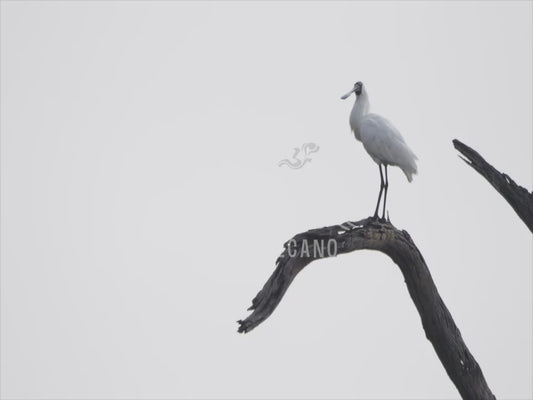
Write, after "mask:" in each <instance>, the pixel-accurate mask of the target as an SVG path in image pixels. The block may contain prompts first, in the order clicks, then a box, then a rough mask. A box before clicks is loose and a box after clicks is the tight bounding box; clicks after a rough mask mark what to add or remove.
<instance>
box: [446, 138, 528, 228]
mask: <svg viewBox="0 0 533 400" xmlns="http://www.w3.org/2000/svg"><path fill="white" fill-rule="evenodd" d="M453 146H454V147H455V148H456V149H457V150H458V151H459V152H460V153H461V154H462V155H463V156H464V157H466V158H463V157H461V159H463V160H464V162H466V163H467V164H468V165H470V166H471V167H472V168H474V169H475V170H476V171H477V172H479V173H480V174H481V176H483V177H484V178H485V179H486V180H487V181H489V183H490V184H491V185H492V186H493V187H494V189H496V190H497V191H498V192H499V193H500V194H501V195H502V196H503V198H504V199H505V200H507V202H508V203H509V204H510V205H511V207H513V210H515V212H516V213H517V214H518V216H519V217H520V218H521V219H522V221H524V223H525V224H526V225H527V227H528V228H529V230H530V231H531V232H533V192H531V193H530V192H528V191H527V189H524V188H523V187H522V186H518V185H517V184H516V183H515V182H514V181H513V180H512V179H511V178H510V177H509V176H508V175H506V174H504V173H501V172H499V171H498V170H497V169H496V168H494V167H493V166H492V165H490V164H489V163H488V162H486V161H485V159H484V158H483V157H481V156H480V155H479V153H478V152H476V151H475V150H473V149H472V148H470V147H468V146H467V145H466V144H464V143H461V142H460V141H459V140H457V139H454V140H453Z"/></svg>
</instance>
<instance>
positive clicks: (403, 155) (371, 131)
mask: <svg viewBox="0 0 533 400" xmlns="http://www.w3.org/2000/svg"><path fill="white" fill-rule="evenodd" d="M360 132H361V141H362V142H363V146H364V147H365V149H366V151H367V152H368V154H370V156H371V157H372V158H373V159H374V161H376V162H378V163H383V164H388V165H397V166H399V167H400V168H402V169H403V170H404V172H406V171H408V172H410V173H411V174H413V173H416V162H415V161H416V160H417V157H416V155H415V154H414V153H413V151H412V150H411V149H410V148H409V147H408V146H407V143H405V140H404V138H403V137H402V135H401V133H400V131H398V129H396V127H395V126H394V125H392V124H391V123H390V122H389V121H388V120H387V119H385V118H383V117H382V116H380V115H376V114H367V115H365V117H364V118H363V120H362V121H361V125H360ZM406 173H407V172H406Z"/></svg>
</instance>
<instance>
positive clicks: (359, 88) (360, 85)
mask: <svg viewBox="0 0 533 400" xmlns="http://www.w3.org/2000/svg"><path fill="white" fill-rule="evenodd" d="M353 86H354V88H355V94H356V95H357V96H359V95H360V94H361V92H362V91H363V82H356V83H355V85H353Z"/></svg>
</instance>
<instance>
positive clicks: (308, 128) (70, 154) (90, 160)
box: [1, 1, 533, 399]
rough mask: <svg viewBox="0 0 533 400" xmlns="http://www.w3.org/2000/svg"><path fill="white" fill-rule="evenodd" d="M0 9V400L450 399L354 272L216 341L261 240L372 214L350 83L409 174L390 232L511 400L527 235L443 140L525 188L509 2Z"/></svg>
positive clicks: (242, 303) (323, 273)
mask: <svg viewBox="0 0 533 400" xmlns="http://www.w3.org/2000/svg"><path fill="white" fill-rule="evenodd" d="M1 13H2V16H1V117H2V118H1V145H2V147H1V172H2V174H1V178H2V181H1V222H2V224H1V250H2V253H1V395H2V396H3V397H4V398H13V399H26V398H54V399H74V398H80V399H81V398H84V399H86V398H95V399H100V398H109V399H112V398H138V399H140V398H165V399H166V398H342V399H344V398H346V399H347V398H372V399H377V398H380V399H382V398H390V399H395V398H418V399H442V398H458V393H457V391H456V390H455V388H454V386H453V385H452V383H451V381H450V380H449V379H448V377H447V375H446V373H445V371H444V368H443V367H442V365H441V364H440V362H439V360H438V358H437V356H436V354H435V352H434V350H433V348H432V346H431V344H430V343H429V342H428V341H427V340H426V339H425V336H424V332H423V330H422V326H421V322H420V319H419V316H418V314H417V312H416V309H415V307H414V305H413V303H412V301H411V300H410V298H409V295H408V293H407V289H406V287H405V284H404V282H403V279H402V276H401V274H400V272H399V270H398V268H397V267H396V266H395V265H394V264H393V263H392V262H391V261H390V260H389V259H388V258H386V257H385V256H384V255H382V254H380V253H375V252H356V253H353V254H349V255H343V256H341V257H338V258H336V259H329V260H324V261H320V262H316V263H314V264H312V265H311V266H310V267H309V268H308V269H306V270H305V271H304V272H303V273H302V274H301V275H300V276H298V278H297V279H296V280H295V282H294V284H293V286H292V287H291V288H290V289H289V291H288V293H287V295H286V296H285V298H284V299H283V302H282V303H281V305H280V307H279V308H278V309H277V310H276V312H275V313H274V314H273V315H272V317H271V318H270V319H269V320H267V321H266V322H265V323H264V324H263V325H261V326H260V327H258V328H257V329H256V330H254V331H253V332H251V333H250V334H248V335H239V334H237V333H236V329H237V324H236V323H235V321H236V320H237V319H240V318H243V317H245V316H246V315H247V312H246V308H247V307H248V306H249V305H250V302H251V299H252V298H253V296H255V294H256V293H257V291H258V290H259V289H260V288H261V287H262V285H263V283H264V282H265V280H266V279H267V278H268V276H269V275H270V273H271V272H272V271H273V268H274V261H275V259H276V258H277V256H278V255H279V253H280V251H281V249H282V248H281V246H282V243H283V242H284V241H285V240H287V239H289V238H290V237H291V236H292V235H293V234H295V233H298V232H301V231H304V230H306V229H309V228H314V227H320V226H324V225H330V224H335V223H341V222H344V221H346V220H349V219H351V220H357V219H361V218H364V217H367V216H368V215H370V214H371V213H372V212H373V208H374V204H375V201H376V197H377V191H378V187H379V175H378V169H377V167H376V165H375V164H374V163H373V162H372V161H371V159H370V158H369V157H368V156H367V155H366V153H365V152H364V149H363V147H362V146H361V145H360V143H357V142H356V141H355V140H354V138H353V136H352V135H350V133H349V127H348V115H349V111H350V109H351V106H352V102H353V97H352V98H351V99H350V100H348V101H345V102H343V101H341V100H340V96H341V95H342V94H344V93H345V92H346V91H347V90H349V89H350V88H351V87H352V85H353V83H354V82H355V81H357V80H362V81H363V82H364V83H365V84H366V85H367V89H368V92H369V95H370V100H371V102H372V105H373V110H374V111H375V112H378V113H381V114H383V115H384V116H386V117H387V118H389V119H390V120H391V121H393V123H394V124H395V125H396V126H397V127H398V128H399V129H400V130H401V131H402V132H403V134H404V136H405V138H406V140H407V142H408V143H409V144H410V146H411V147H412V148H413V150H414V151H415V152H416V153H417V155H418V156H419V158H420V162H419V169H420V174H419V176H417V177H416V178H415V180H414V182H413V183H412V184H408V183H407V181H406V180H405V177H404V176H403V174H402V173H401V171H399V170H397V169H394V170H392V171H391V173H390V180H391V185H390V192H389V193H390V196H389V201H390V202H389V205H390V207H389V209H390V214H391V219H392V222H393V223H394V224H395V225H396V226H398V227H400V228H403V229H407V230H408V231H409V232H410V234H411V235H412V237H413V238H414V240H415V242H416V243H417V245H418V246H419V248H420V250H421V251H422V253H423V255H424V257H425V259H426V261H427V263H428V265H429V267H430V269H431V272H432V274H433V277H434V279H435V282H436V284H437V286H438V288H439V291H440V293H441V295H442V297H443V299H444V301H445V302H446V304H447V306H448V307H449V309H450V311H451V313H452V315H453V316H454V318H455V321H456V323H457V324H458V326H459V328H460V329H461V332H462V334H463V337H464V339H465V341H466V343H467V345H468V346H469V348H470V350H471V351H472V353H473V354H474V356H475V357H476V359H477V361H478V362H479V363H480V365H481V367H482V369H483V372H484V374H485V377H486V379H487V381H488V382H489V384H490V387H491V389H492V390H493V391H494V393H495V394H496V395H497V396H498V398H501V399H511V398H513V399H514V398H520V399H526V398H531V397H532V395H533V393H532V376H533V371H532V314H533V310H532V272H531V271H532V242H531V234H530V232H529V231H528V229H527V228H526V226H525V225H524V224H523V223H522V222H521V221H520V220H519V218H518V217H517V215H516V214H515V213H514V212H513V211H512V209H511V207H510V206H509V205H508V204H507V203H506V202H505V201H504V200H503V198H502V197H501V196H500V195H499V194H498V193H497V192H496V191H495V190H494V189H493V188H492V187H490V185H489V184H488V183H487V182H486V181H484V180H483V179H482V178H481V177H480V176H479V175H478V174H477V173H476V172H475V171H473V170H472V169H471V168H469V167H468V166H466V165H465V164H464V163H463V162H462V161H461V160H460V159H459V158H458V157H457V156H456V151H455V150H454V149H453V147H452V143H451V141H452V139H453V138H459V139H461V140H463V141H464V142H465V143H466V144H468V145H471V146H473V147H474V148H475V149H477V150H478V151H479V152H480V153H481V154H482V155H483V156H485V157H486V158H487V159H488V160H489V161H490V162H491V163H493V165H494V166H496V167H497V168H498V169H500V170H502V171H505V172H506V173H508V174H509V175H510V176H511V177H512V178H514V179H515V180H516V181H517V182H518V183H520V184H522V185H523V186H525V187H527V188H528V189H529V190H531V187H532V108H533V104H532V47H533V46H532V3H531V2H526V1H524V2H510V1H506V2H496V1H491V2H468V3H466V2H445V3H444V2H442V3H437V2H433V3H429V2H409V3H402V2H374V3H366V2H327V3H326V2H318V1H317V2H289V3H282V2H272V3H263V2H249V3H242V2H220V3H219V2H216V3H215V2H199V3H198V2H197V3H192V2H171V1H166V2H152V3H149V2H143V1H135V2H112V3H109V2H100V1H78V2H62V1H61V2H44V1H43V2H32V1H26V2H14V1H3V2H2V4H1ZM304 142H315V143H317V144H318V145H320V147H321V148H320V151H319V152H318V153H316V154H314V155H313V156H314V159H313V161H312V162H311V163H310V164H308V165H306V166H305V167H304V168H302V169H300V170H291V169H288V168H279V167H278V166H277V163H278V161H279V160H280V159H282V158H287V157H289V156H290V155H291V154H292V149H293V147H297V146H300V145H301V144H302V143H304Z"/></svg>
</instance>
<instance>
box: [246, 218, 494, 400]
mask: <svg viewBox="0 0 533 400" xmlns="http://www.w3.org/2000/svg"><path fill="white" fill-rule="evenodd" d="M328 240H334V241H335V243H336V245H337V254H343V253H349V252H352V251H356V250H362V249H369V250H377V251H380V252H382V253H384V254H386V255H388V256H389V257H390V258H391V259H392V260H393V261H394V262H395V263H396V264H397V265H398V266H399V267H400V270H401V271H402V274H403V276H404V278H405V283H406V284H407V289H408V291H409V294H410V296H411V298H412V300H413V302H414V303H415V306H416V308H417V310H418V313H419V314H420V318H421V319H422V326H423V328H424V330H425V333H426V337H427V339H428V340H429V341H430V342H431V344H432V345H433V347H434V349H435V351H436V353H437V355H438V357H439V359H440V360H441V362H442V364H443V366H444V368H445V369H446V372H447V373H448V376H449V377H450V379H451V380H452V381H453V383H454V384H455V386H456V387H457V389H458V391H459V393H460V394H461V396H462V397H463V398H464V399H495V397H494V395H493V394H492V392H491V391H490V389H489V387H488V385H487V382H486V381H485V378H484V377H483V373H482V372H481V368H480V367H479V365H478V363H477V362H476V360H475V359H474V357H473V356H472V354H471V353H470V351H469V350H468V348H467V347H466V345H465V343H464V341H463V338H462V337H461V333H460V332H459V329H458V328H457V326H456V325H455V322H454V321H453V318H452V316H451V314H450V312H449V311H448V309H447V308H446V305H445V304H444V302H443V301H442V299H441V297H440V295H439V292H438V291H437V288H436V286H435V283H434V282H433V279H432V278H431V274H430V272H429V270H428V268H427V266H426V262H425V261H424V258H423V257H422V254H421V253H420V251H419V250H418V249H417V247H416V246H415V244H414V243H413V241H412V239H411V237H410V236H409V234H408V233H407V232H406V231H400V230H398V229H396V228H395V227H394V226H393V225H392V224H391V223H390V222H384V221H377V220H375V219H373V218H367V219H364V220H361V221H358V222H346V223H344V224H342V225H334V226H329V227H324V228H319V229H312V230H309V231H307V232H304V233H300V234H298V235H296V236H294V238H293V239H291V240H290V241H289V242H287V243H285V245H284V247H285V250H284V251H283V253H282V254H281V256H280V257H279V258H278V260H277V261H276V269H275V271H274V273H273V274H272V276H271V277H270V278H269V279H268V281H267V282H266V284H265V285H264V287H263V289H261V291H260V292H259V293H258V294H257V296H256V297H255V298H254V299H253V301H252V306H251V307H250V308H249V310H253V312H252V314H250V315H249V316H248V317H247V318H246V319H245V320H241V321H238V322H239V324H240V326H239V332H245V333H246V332H249V331H251V330H252V329H254V328H255V327H257V326H258V325H259V324H260V323H262V322H263V321H264V320H265V319H267V318H268V317H269V316H270V314H272V312H273V311H274V310H275V308H276V307H277V306H278V304H279V303H280V301H281V299H282V298H283V295H284V294H285V292H286V290H287V288H288V287H289V285H290V284H291V282H292V280H293V279H294V278H295V276H296V275H297V274H298V273H299V272H300V271H301V270H302V269H303V268H304V267H305V266H306V265H308V264H309V263H311V262H312V261H314V260H316V259H320V258H326V257H328V256H332V254H330V253H328V252H327V251H325V252H324V254H323V255H321V254H313V253H312V252H311V253H310V254H306V253H305V252H304V251H303V250H304V249H305V243H306V244H307V245H308V246H309V248H312V247H313V243H322V244H326V243H327V242H328ZM331 247H332V246H331Z"/></svg>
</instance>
